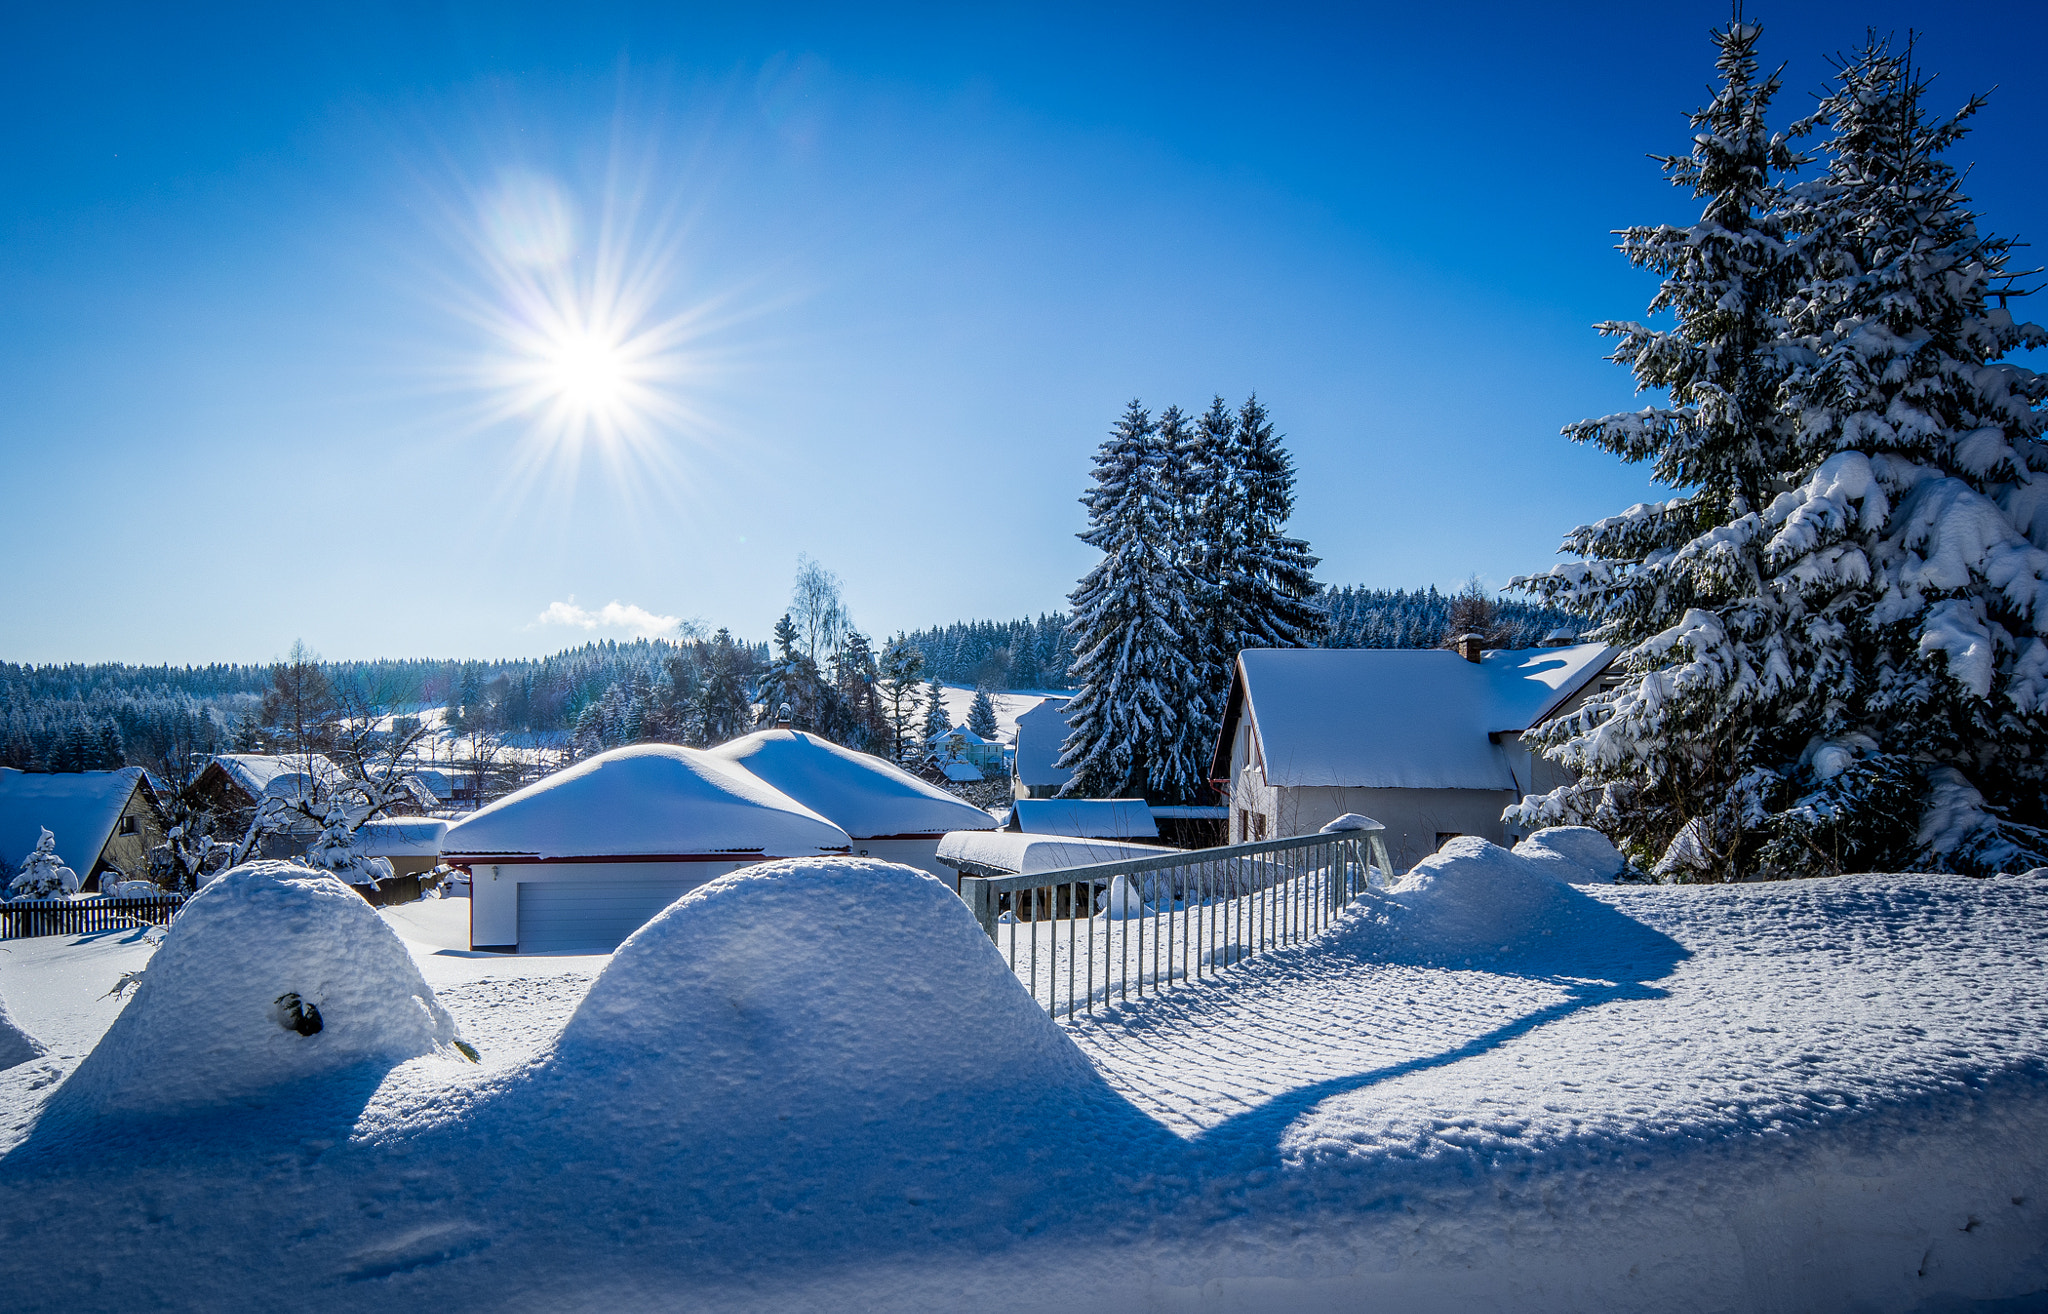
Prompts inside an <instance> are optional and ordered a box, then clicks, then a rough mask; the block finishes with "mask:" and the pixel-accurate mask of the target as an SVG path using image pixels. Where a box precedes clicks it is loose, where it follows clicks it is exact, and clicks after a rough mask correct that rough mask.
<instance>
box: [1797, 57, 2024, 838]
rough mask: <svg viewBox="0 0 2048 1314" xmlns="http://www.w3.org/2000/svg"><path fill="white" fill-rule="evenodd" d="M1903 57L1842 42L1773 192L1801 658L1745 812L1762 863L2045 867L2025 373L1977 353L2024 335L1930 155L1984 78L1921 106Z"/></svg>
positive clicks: (1982, 237)
mask: <svg viewBox="0 0 2048 1314" xmlns="http://www.w3.org/2000/svg"><path fill="white" fill-rule="evenodd" d="M1910 56H1911V47H1910V45H1909V46H1908V47H1907V49H1906V50H1905V51H1904V52H1895V51H1893V50H1892V49H1891V48H1890V46H1889V44H1888V43H1886V42H1882V41H1877V40H1872V41H1871V42H1870V43H1869V44H1868V45H1867V46H1866V47H1865V48H1864V49H1863V50H1862V51H1861V52H1859V53H1858V54H1857V55H1856V56H1854V57H1852V58H1850V59H1848V60H1845V61H1843V62H1842V64H1841V74H1840V77H1839V78H1838V79H1837V84H1836V87H1835V89H1834V90H1833V92H1832V93H1831V94H1830V95H1828V96H1827V97H1826V98H1825V99H1824V100H1823V101H1822V103H1821V106H1820V109H1819V112H1818V113H1817V114H1816V116H1815V117H1814V120H1813V123H1814V124H1815V125H1817V126H1822V127H1825V128H1827V129H1829V130H1830V138H1829V141H1828V142H1827V156H1828V161H1827V167H1826V169H1825V170H1824V171H1823V173H1822V174H1821V175H1820V176H1819V177H1817V178H1816V179H1814V180H1813V181H1812V182H1810V183H1807V184H1805V185H1804V186H1802V187H1800V188H1798V189H1795V191H1794V193H1793V198H1794V201H1793V205H1792V208H1791V220H1792V223H1793V225H1794V227H1795V229H1796V231H1797V234H1798V237H1799V240H1800V242H1801V245H1802V248H1803V250H1804V252H1805V254H1806V257H1807V260H1808V262H1809V265H1810V269H1811V275H1810V277H1809V279H1808V281H1807V285H1806V286H1805V287H1804V288H1802V290H1801V293H1800V296H1799V298H1798V300H1797V303H1796V306H1795V322H1796V325H1797V327H1799V328H1800V329H1801V330H1802V331H1803V341H1804V342H1805V343H1806V344H1807V345H1808V347H1809V348H1810V352H1811V355H1810V359H1809V361H1808V362H1807V364H1806V367H1805V368H1804V369H1803V370H1802V371H1801V373H1800V375H1799V377H1798V378H1797V379H1796V380H1795V381H1794V386H1793V388H1792V390H1791V391H1792V396H1791V398H1790V401H1789V409H1791V410H1792V411H1793V413H1794V414H1796V415H1797V417H1798V420H1799V431H1798V441H1799V445H1800V460H1801V464H1802V467H1803V468H1804V470H1805V471H1809V472H1810V474H1809V475H1808V477H1807V478H1805V479H1804V480H1803V482H1801V483H1800V484H1799V485H1798V487H1797V488H1796V489H1794V490H1793V491H1792V492H1791V493H1788V494H1787V495H1785V496H1784V497H1781V498H1779V499H1778V500H1777V502H1776V503H1775V504H1774V505H1773V506H1771V507H1770V508H1769V510H1768V512H1767V514H1766V516H1765V520H1766V522H1767V525H1768V528H1769V530H1770V532H1771V535H1772V536H1771V539H1770V542H1769V549H1768V550H1769V554H1770V558H1771V564H1772V565H1773V567H1774V568H1775V569H1776V570H1777V571H1778V573H1779V575H1780V577H1781V578H1784V579H1787V580H1790V581H1793V582H1794V584H1795V586H1796V598H1795V599H1794V603H1793V605H1794V606H1795V607H1796V608H1797V609H1798V611H1799V613H1800V616H1801V619H1802V620H1803V621H1804V623H1805V624H1807V625H1809V626H1810V627H1811V628H1812V629H1813V630H1814V631H1815V635H1814V637H1815V639H1816V641H1817V644H1818V646H1820V647H1821V648H1822V652H1823V660H1820V661H1818V662H1817V663H1816V664H1814V665H1813V666H1812V667H1810V668H1805V669H1796V670H1795V674H1796V677H1797V678H1798V679H1799V680H1800V681H1801V683H1802V684H1803V685H1804V686H1807V687H1810V689H1811V695H1810V698H1809V700H1808V702H1809V707H1810V709H1811V715H1810V716H1808V717H1805V718H1802V723H1801V725H1800V727H1799V730H1798V733H1799V735H1800V737H1801V738H1802V739H1803V741H1804V742H1803V743H1801V744H1799V745H1797V747H1798V750H1799V751H1798V754H1797V760H1796V762H1795V763H1792V764H1790V766H1789V768H1788V770H1787V771H1786V777H1787V781H1786V785H1785V789H1784V791H1783V792H1784V793H1785V794H1786V795H1787V796H1788V797H1787V798H1785V799H1783V800H1781V802H1780V806H1778V807H1777V808H1774V809H1773V810H1772V813H1771V815H1770V817H1769V819H1768V822H1767V825H1768V828H1769V833H1770V835H1771V842H1770V843H1769V844H1768V845H1767V846H1766V848H1765V850H1764V853H1763V857H1762V861H1763V864H1764V865H1765V866H1767V867H1773V868H1777V869H1780V870H1785V871H1820V872H1826V871H1839V870H1842V869H1843V868H1845V867H1848V868H1854V869H1865V870H1868V869H1872V868H1877V869H1884V870H1897V869H1899V868H1902V867H1906V866H1908V865H1911V866H1915V867H1931V868H1934V869H1937V870H1957V871H1968V872H1978V873H1985V872H1993V871H1998V870H2000V869H2005V870H2023V869H2025V868H2029V867H2036V866H2042V865H2048V808H2044V802H2043V798H2044V789H2048V716H2044V713H2048V645H2044V643H2043V637H2044V632H2048V613H2044V608H2048V554H2044V553H2043V551H2042V550H2041V549H2042V548H2044V547H2048V516H2043V515H2042V514H2041V513H2040V512H2039V511H2038V510H2037V508H2043V507H2048V474H2044V472H2048V453H2044V451H2043V449H2042V447H2041V445H2040V443H2039V442H2038V441H2037V439H2038V438H2039V437H2040V435H2041V432H2042V427H2043V420H2044V415H2043V412H2042V411H2041V410H2040V409H2039V407H2040V403H2041V401H2042V399H2043V396H2044V393H2048V381H2044V379H2043V378H2042V376H2041V375H2039V374H2036V373H2035V372H2033V371H2031V370H2028V369H2025V368H2022V367H2020V366H2019V365H2017V364H2013V363H2009V362H2005V361H2003V360H2002V359H2001V358H2003V357H2005V356H2006V355H2008V354H2009V353H2011V352H2013V351H2015V350H2020V349H2025V348H2033V347H2040V346H2042V345H2044V344H2048V333H2044V331H2043V330H2042V329H2041V327H2040V326H2038V325H2035V324H2025V323H2016V322H2014V320H2013V317H2012V316H2011V314H2010V313H2009V312H2008V311H2007V310H2006V308H2005V306H2004V305H2003V301H2004V297H2003V296H2002V295H2000V292H2001V290H2002V289H2004V288H2005V287H2007V286H2008V283H2007V280H2006V275H2005V271H2006V269H2007V268H2008V263H2009V254H2010V251H2011V246H2012V244H2011V243H2010V242H2009V241H2006V240H2004V239H2001V238H1997V237H1994V236H1991V235H1989V234H1986V233H1984V232H1981V231H1980V230H1979V228H1978V224H1977V219H1976V216H1975V215H1974V214H1973V213H1972V212H1971V209H1970V205H1969V201H1968V198H1967V197H1965V196H1964V195H1963V193H1962V188H1961V179H1960V178H1959V177H1958V175H1957V172H1956V170H1955V169H1954V168H1953V167H1952V166H1950V165H1949V164H1948V163H1947V162H1946V161H1945V160H1944V159H1943V156H1944V153H1945V152H1947V151H1948V150H1949V149H1950V148H1952V147H1953V146H1954V145H1955V144H1956V143H1957V142H1958V141H1960V140H1961V138H1962V137H1963V135H1964V133H1965V131H1966V123H1967V121H1968V120H1969V119H1970V118H1971V117H1972V116H1973V115H1974V114H1976V112H1977V111H1978V109H1979V108H1980V107H1981V106H1982V105H1983V103H1984V101H1983V99H1982V98H1981V97H1976V98H1972V99H1971V100H1970V101H1969V102H1968V103H1967V104H1966V105H1965V106H1964V107H1963V108H1962V110H1961V111H1960V112H1958V113H1956V114H1954V115H1952V116H1950V117H1947V118H1942V119H1932V118H1930V117H1929V115H1928V113H1927V112H1926V110H1925V108H1924V106H1923V101H1924V99H1925V96H1926V94H1927V90H1928V80H1927V79H1926V78H1925V77H1924V76H1923V75H1921V74H1920V73H1919V72H1918V71H1917V70H1915V69H1914V68H1913V67H1912V64H1911V58H1910ZM1994 302H1997V303H1999V304H1993V303H1994ZM2030 533H2031V534H2032V538H2031V539H2030V538H2029V534H2030Z"/></svg>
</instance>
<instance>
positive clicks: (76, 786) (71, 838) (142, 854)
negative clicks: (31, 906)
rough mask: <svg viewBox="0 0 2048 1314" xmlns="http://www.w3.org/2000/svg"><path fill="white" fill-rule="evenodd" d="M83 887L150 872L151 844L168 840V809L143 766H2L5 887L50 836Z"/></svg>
mask: <svg viewBox="0 0 2048 1314" xmlns="http://www.w3.org/2000/svg"><path fill="white" fill-rule="evenodd" d="M44 830H48V831H49V832H50V834H51V835H53V836H55V837H56V841H57V852H58V854H59V855H61V856H62V857H63V859H64V861H65V864H66V865H67V866H69V867H71V868H72V870H74V871H76V872H77V873H78V876H79V881H80V884H81V886H82V887H83V888H85V889H89V890H96V889H98V888H99V877H100V876H101V875H103V874H106V873H114V874H115V878H116V879H121V878H127V879H133V880H147V879H149V851H150V849H152V848H154V847H155V846H156V845H159V844H161V843H163V842H164V827H163V813H162V811H161V810H160V809H159V808H158V806H157V800H156V793H155V791H153V790H152V789H151V788H150V786H149V779H148V777H147V776H146V775H145V774H144V772H143V770H142V768H141V767H122V768H121V769H120V770H118V771H57V772H41V771H16V770H14V769H13V768H12V767H0V895H4V892H5V890H6V882H7V881H9V880H11V879H13V877H14V873H15V872H16V871H17V870H19V869H20V867H21V864H22V860H23V859H25V858H26V857H27V856H28V854H29V852H30V851H31V850H33V849H34V848H35V846H36V843H37V841H39V840H40V839H41V838H42V833H43V831H44Z"/></svg>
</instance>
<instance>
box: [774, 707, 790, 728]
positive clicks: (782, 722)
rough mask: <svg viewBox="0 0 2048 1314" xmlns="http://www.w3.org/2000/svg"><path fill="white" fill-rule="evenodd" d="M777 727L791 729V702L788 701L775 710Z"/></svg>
mask: <svg viewBox="0 0 2048 1314" xmlns="http://www.w3.org/2000/svg"><path fill="white" fill-rule="evenodd" d="M775 728H776V729H777V730H787V729H789V704H788V703H784V704H783V705H782V706H781V707H779V708H777V709H776V710H775Z"/></svg>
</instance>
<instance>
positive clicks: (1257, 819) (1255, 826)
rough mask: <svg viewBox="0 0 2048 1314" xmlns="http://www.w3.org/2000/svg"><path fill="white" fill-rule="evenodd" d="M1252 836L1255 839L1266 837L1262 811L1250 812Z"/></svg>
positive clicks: (1264, 817)
mask: <svg viewBox="0 0 2048 1314" xmlns="http://www.w3.org/2000/svg"><path fill="white" fill-rule="evenodd" d="M1252 838H1253V839H1255V840H1262V839H1264V838H1266V814H1265V813H1263V812H1254V813H1252Z"/></svg>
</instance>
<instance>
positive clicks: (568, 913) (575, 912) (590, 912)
mask: <svg viewBox="0 0 2048 1314" xmlns="http://www.w3.org/2000/svg"><path fill="white" fill-rule="evenodd" d="M703 883H704V882H703V881H701V880H698V879H696V878H694V877H689V876H646V877H637V878H636V877H626V878H622V879H620V878H614V879H606V880H573V881H543V882H528V881H521V882H520V883H519V952H520V953H523V954H608V953H610V952H611V951H612V950H614V949H616V948H618V947H619V942H620V941H621V940H624V939H625V938H626V937H627V936H629V935H631V934H632V933H633V932H635V931H637V930H639V929H640V928H641V927H642V926H645V925H646V924H647V922H648V921H649V920H650V919H651V918H653V916H654V915H655V914H656V913H658V912H660V911H661V910H662V909H663V908H666V907H668V906H669V905H670V904H672V903H674V902H675V901H676V900H677V899H680V898H682V897H683V895H684V894H686V893H687V892H689V891H691V890H694V889H696V888H697V887H698V886H699V885H702V884H703Z"/></svg>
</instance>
